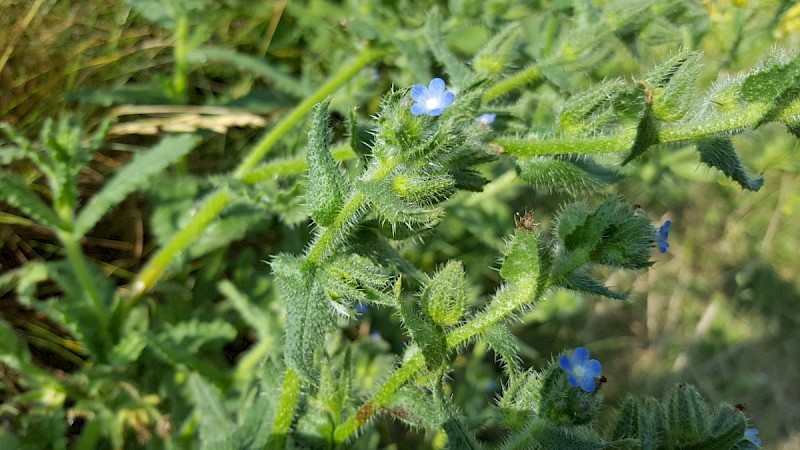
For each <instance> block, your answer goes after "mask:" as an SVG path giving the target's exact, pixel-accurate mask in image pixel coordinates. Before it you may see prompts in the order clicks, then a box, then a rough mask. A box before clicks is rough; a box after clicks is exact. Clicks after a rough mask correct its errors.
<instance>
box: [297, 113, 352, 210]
mask: <svg viewBox="0 0 800 450" xmlns="http://www.w3.org/2000/svg"><path fill="white" fill-rule="evenodd" d="M328 105H329V102H328V101H325V102H322V103H320V104H319V105H317V108H316V110H315V111H314V119H313V120H312V125H311V131H309V132H308V145H307V146H306V159H307V160H308V188H307V190H308V192H307V194H306V203H307V204H308V210H309V212H310V213H311V218H313V219H314V222H316V223H317V224H319V225H321V226H328V225H331V224H332V223H333V221H334V220H335V219H336V216H337V215H338V214H339V212H340V211H341V210H342V206H343V205H344V200H345V195H346V194H347V191H348V190H349V189H348V185H349V183H348V182H347V179H345V177H344V175H343V174H342V171H341V169H340V168H339V164H338V163H337V162H336V161H334V159H333V157H332V156H331V145H330V128H329V127H328Z"/></svg>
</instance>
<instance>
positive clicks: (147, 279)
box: [123, 189, 231, 317]
mask: <svg viewBox="0 0 800 450" xmlns="http://www.w3.org/2000/svg"><path fill="white" fill-rule="evenodd" d="M230 201H231V193H230V192H229V191H228V190H227V189H221V190H219V191H216V192H214V193H213V194H211V196H209V197H208V199H207V200H206V201H205V203H204V204H203V206H202V208H200V210H199V211H198V212H197V214H195V215H194V216H193V217H192V218H191V220H189V223H188V224H186V226H184V227H183V228H181V230H180V231H178V232H177V233H175V235H174V236H173V237H172V239H170V241H169V242H168V243H167V244H166V245H165V246H163V247H162V248H161V249H160V250H159V251H158V253H156V255H155V256H154V257H153V258H152V259H151V260H150V262H148V263H147V266H145V268H144V269H142V271H141V272H139V275H138V276H137V277H136V281H135V282H134V283H133V292H132V294H131V297H130V298H129V305H127V306H126V308H125V313H127V311H129V310H130V308H132V307H133V306H134V305H135V304H136V302H137V301H138V298H139V297H140V296H141V295H142V294H144V293H145V292H147V291H149V290H150V289H151V288H152V287H153V285H154V284H155V282H156V281H157V280H158V279H159V278H161V276H162V275H163V274H164V272H165V271H166V270H167V268H168V267H169V265H170V263H172V260H173V259H175V257H176V256H178V254H179V253H180V252H182V251H183V250H185V249H186V248H187V247H188V246H189V245H191V244H192V243H193V242H194V241H195V240H196V239H197V238H198V237H200V234H202V232H203V230H205V229H206V227H208V225H209V224H210V223H211V221H212V220H214V219H216V218H217V216H219V214H220V212H221V211H222V209H223V208H225V207H226V206H227V205H228V203H230ZM123 317H124V315H123Z"/></svg>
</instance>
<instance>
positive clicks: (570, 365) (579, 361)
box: [558, 347, 603, 392]
mask: <svg viewBox="0 0 800 450" xmlns="http://www.w3.org/2000/svg"><path fill="white" fill-rule="evenodd" d="M558 365H559V366H560V367H561V368H562V369H563V370H564V372H566V373H567V380H569V384H571V385H573V386H575V387H580V388H581V389H583V390H584V391H586V392H594V379H595V377H598V376H600V372H601V371H602V370H603V367H602V366H601V365H600V361H598V360H596V359H589V350H586V348H584V347H578V348H576V349H575V351H574V352H573V353H572V356H569V355H561V358H559V359H558Z"/></svg>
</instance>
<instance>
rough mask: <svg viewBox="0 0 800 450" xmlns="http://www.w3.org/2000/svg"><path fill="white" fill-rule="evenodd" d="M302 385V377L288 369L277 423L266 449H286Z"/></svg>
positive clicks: (276, 418)
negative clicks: (287, 437)
mask: <svg viewBox="0 0 800 450" xmlns="http://www.w3.org/2000/svg"><path fill="white" fill-rule="evenodd" d="M301 387H302V383H301V380H300V376H299V375H298V374H297V372H295V371H294V370H292V369H286V373H285V374H284V375H283V386H282V387H281V398H280V401H279V403H278V410H277V412H276V413H275V422H274V423H273V424H272V431H270V434H269V439H268V440H267V445H266V447H265V448H267V449H270V450H283V449H284V448H285V447H286V436H287V435H288V434H289V429H290V428H291V426H292V422H293V421H294V413H295V410H296V409H297V400H298V399H299V398H300V388H301Z"/></svg>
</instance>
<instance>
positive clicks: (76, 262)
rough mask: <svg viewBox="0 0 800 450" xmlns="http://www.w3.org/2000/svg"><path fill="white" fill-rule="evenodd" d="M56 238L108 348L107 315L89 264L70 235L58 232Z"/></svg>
mask: <svg viewBox="0 0 800 450" xmlns="http://www.w3.org/2000/svg"><path fill="white" fill-rule="evenodd" d="M58 238H59V239H60V240H61V243H62V244H63V245H64V248H65V249H66V251H67V260H68V261H69V263H70V266H71V267H72V270H73V271H74V272H75V276H76V277H77V279H78V283H79V284H80V285H81V288H82V289H83V292H84V294H85V295H86V296H87V297H89V302H91V305H92V309H93V310H94V314H95V316H97V326H98V328H99V329H100V335H101V336H102V339H103V345H104V346H108V345H110V344H111V335H110V334H109V329H108V322H109V314H108V311H107V310H106V307H105V305H103V299H102V297H100V293H99V291H98V290H97V287H96V286H95V284H94V281H93V280H92V275H91V273H90V272H89V264H88V263H87V262H86V257H85V256H84V254H83V250H82V249H81V246H80V244H79V243H78V241H77V240H75V238H74V237H73V235H72V233H69V232H66V231H59V232H58Z"/></svg>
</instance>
